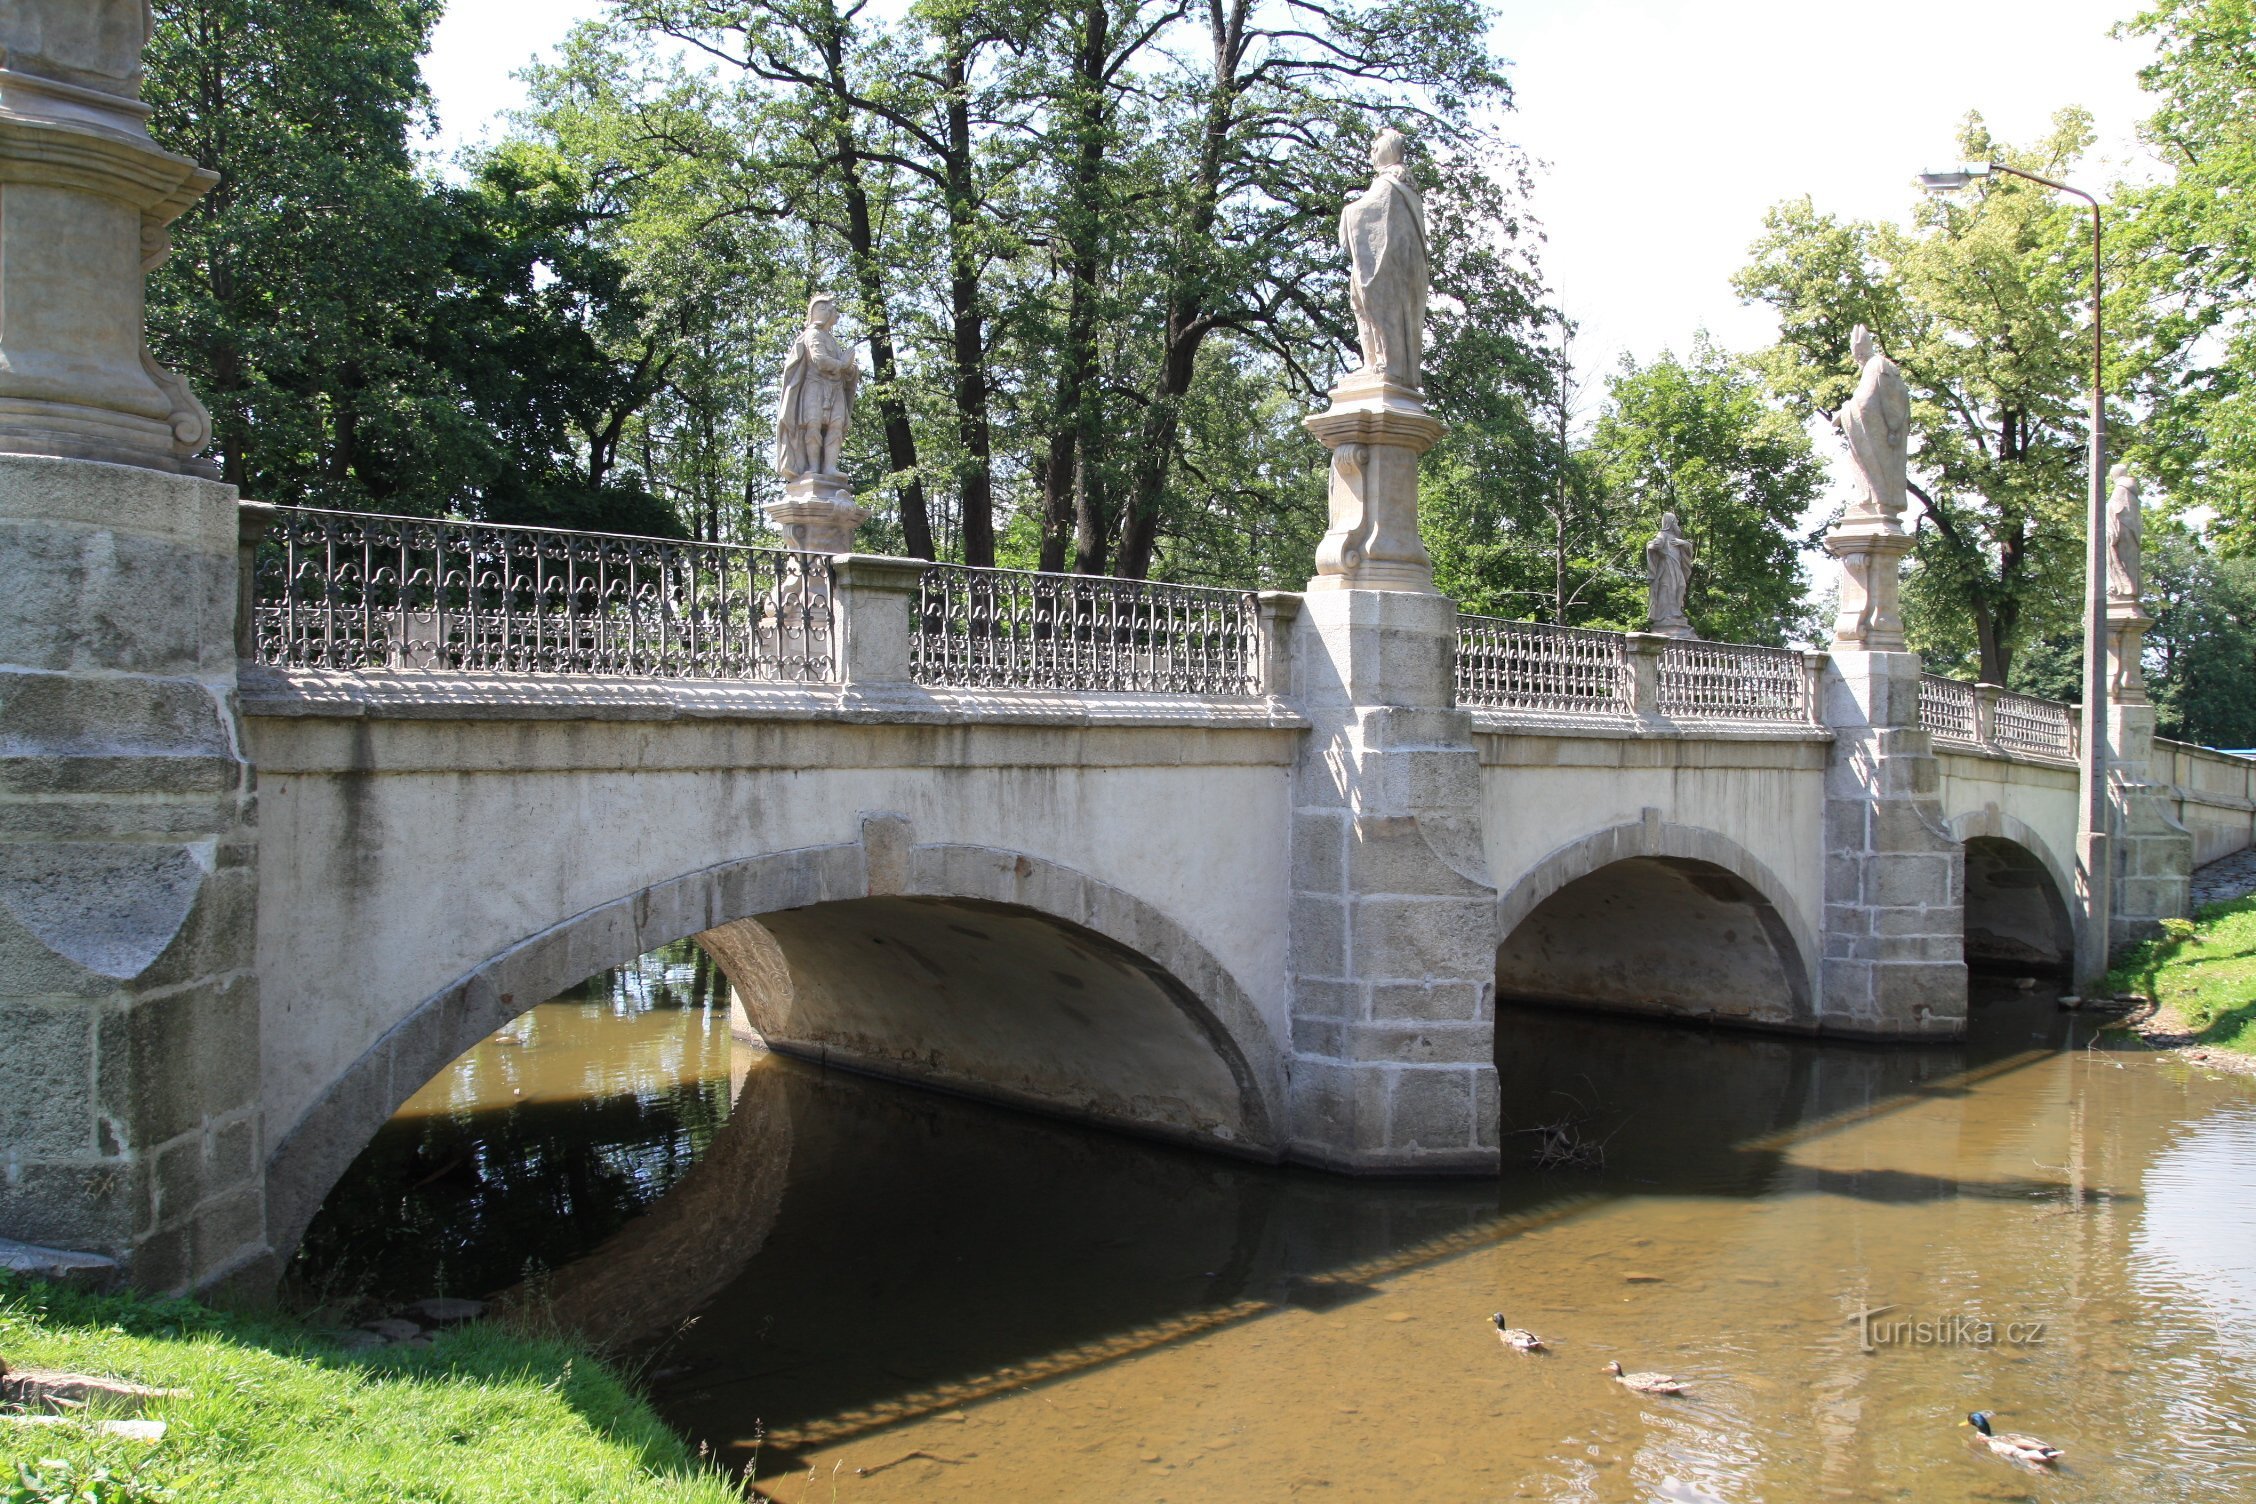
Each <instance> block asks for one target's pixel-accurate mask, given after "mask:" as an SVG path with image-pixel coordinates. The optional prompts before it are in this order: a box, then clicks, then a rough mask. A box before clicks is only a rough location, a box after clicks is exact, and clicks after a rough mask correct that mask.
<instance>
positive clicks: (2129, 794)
mask: <svg viewBox="0 0 2256 1504" xmlns="http://www.w3.org/2000/svg"><path fill="white" fill-rule="evenodd" d="M2153 625H2154V618H2153V617H2151V616H2148V615H2147V614H2146V613H2145V611H2143V610H2141V609H2140V607H2139V603H2138V602H2137V601H2131V600H2111V601H2109V602H2108V603H2107V682H2108V690H2107V783H2108V832H2107V835H2108V840H2107V852H2108V858H2109V860H2110V861H2111V863H2112V867H2113V871H2112V874H2111V878H2110V883H2111V886H2110V890H2109V891H2110V895H2111V897H2110V902H2109V905H2108V927H2107V928H2108V935H2107V938H2108V945H2109V948H2110V950H2112V949H2114V948H2115V947H2119V946H2124V945H2128V944H2130V943H2132V942H2133V941H2137V940H2143V939H2145V938H2146V937H2147V936H2149V935H2151V934H2153V933H2155V932H2156V931H2157V930H2158V929H2159V928H2160V927H2161V921H2162V920H2164V919H2174V918H2178V917H2181V916H2183V915H2185V914H2188V913H2190V912H2192V908H2191V901H2190V899H2189V897H2188V891H2187V890H2188V879H2189V878H2190V877H2191V875H2192V872H2193V837H2192V835H2191V834H2190V833H2188V832H2187V830H2186V829H2185V827H2184V826H2183V825H2181V824H2179V823H2178V820H2177V817H2176V815H2175V813H2174V812H2173V811H2172V809H2171V807H2170V799H2169V792H2168V790H2166V789H2164V788H2161V787H2159V786H2158V785H2156V783H2155V782H2154V777H2153V772H2152V768H2151V762H2152V758H2153V755H2154V705H2153V702H2152V701H2150V700H2149V699H2148V698H2147V695H2146V670H2145V668H2144V666H2143V665H2142V664H2141V662H2140V658H2141V655H2142V654H2143V653H2144V651H2145V639H2146V633H2147V629H2148V628H2150V627H2152V626H2153Z"/></svg>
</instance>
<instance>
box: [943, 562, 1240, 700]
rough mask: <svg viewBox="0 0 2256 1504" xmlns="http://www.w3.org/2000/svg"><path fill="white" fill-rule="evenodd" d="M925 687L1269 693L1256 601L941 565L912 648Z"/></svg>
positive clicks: (1186, 588) (1234, 593)
mask: <svg viewBox="0 0 2256 1504" xmlns="http://www.w3.org/2000/svg"><path fill="white" fill-rule="evenodd" d="M909 661H910V673H911V675H912V677H913V678H915V680H916V682H918V683H919V684H930V685H941V686H953V687H959V688H967V689H1057V690H1109V691H1123V692H1142V693H1150V694H1203V695H1226V696H1252V695H1258V694H1259V693H1260V692H1261V603H1260V598H1259V596H1257V595H1256V594H1255V593H1254V592H1253V591H1250V590H1212V589H1207V588H1204V587H1201V586H1196V585H1163V584H1157V583H1154V582H1151V581H1148V580H1121V579H1109V578H1104V577H1100V576H1093V575H1067V574H1041V573H1036V572H1034V571H1031V570H1019V569H979V568H973V567H971V566H969V565H963V564H935V565H933V566H932V567H931V568H929V569H927V570H926V571H925V572H924V580H923V584H922V586H921V588H920V589H919V591H918V593H917V606H916V616H915V619H914V622H913V623H912V631H911V638H910V648H909Z"/></svg>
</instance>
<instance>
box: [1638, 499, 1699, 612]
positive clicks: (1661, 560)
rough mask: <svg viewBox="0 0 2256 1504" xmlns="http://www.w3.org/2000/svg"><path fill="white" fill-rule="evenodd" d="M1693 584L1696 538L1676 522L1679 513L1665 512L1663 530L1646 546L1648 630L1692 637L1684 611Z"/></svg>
mask: <svg viewBox="0 0 2256 1504" xmlns="http://www.w3.org/2000/svg"><path fill="white" fill-rule="evenodd" d="M1691 584H1692V540H1691V539H1690V538H1687V537H1685V536H1684V534H1683V533H1682V532H1681V531H1679V530H1678V528H1677V525H1676V513H1674V512H1663V513H1661V530H1660V531H1659V532H1657V533H1655V534H1654V535H1653V541H1652V542H1650V543H1648V544H1646V545H1645V630H1646V631H1648V632H1659V633H1661V634H1662V635H1664V636H1668V637H1690V636H1691V635H1692V623H1691V620H1690V619H1689V618H1688V617H1686V616H1685V614H1684V595H1685V591H1686V590H1687V589H1689V588H1690V586H1691Z"/></svg>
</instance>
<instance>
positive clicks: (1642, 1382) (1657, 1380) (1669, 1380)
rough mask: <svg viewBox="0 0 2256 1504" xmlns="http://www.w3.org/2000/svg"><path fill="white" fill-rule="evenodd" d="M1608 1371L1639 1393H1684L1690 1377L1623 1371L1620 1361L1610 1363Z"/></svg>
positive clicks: (1623, 1385)
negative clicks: (1681, 1377) (1682, 1377)
mask: <svg viewBox="0 0 2256 1504" xmlns="http://www.w3.org/2000/svg"><path fill="white" fill-rule="evenodd" d="M1606 1372H1608V1373H1610V1374H1612V1375H1613V1376H1614V1382H1615V1383H1617V1384H1619V1385H1621V1386H1622V1387H1623V1388H1624V1389H1634V1390H1636V1391H1637V1392H1638V1393H1639V1394H1682V1393H1683V1392H1684V1386H1685V1385H1687V1384H1689V1383H1691V1382H1692V1381H1691V1380H1690V1379H1680V1378H1678V1377H1677V1376H1676V1375H1675V1374H1670V1373H1623V1372H1622V1366H1621V1365H1620V1364H1619V1363H1608V1364H1607V1365H1606Z"/></svg>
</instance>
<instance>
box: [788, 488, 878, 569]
mask: <svg viewBox="0 0 2256 1504" xmlns="http://www.w3.org/2000/svg"><path fill="white" fill-rule="evenodd" d="M766 511H767V517H768V521H769V522H771V523H773V524H775V528H776V531H777V532H779V533H781V534H783V546H784V547H785V548H795V549H799V550H802V551H803V552H806V553H811V554H845V553H852V552H853V551H854V529H856V528H858V527H860V526H861V525H862V523H863V522H864V521H866V520H867V519H868V517H869V513H868V512H866V511H864V510H863V509H862V508H861V507H859V506H856V505H855V504H854V494H853V491H852V489H851V487H850V486H849V485H848V484H847V481H846V477H845V476H843V475H797V476H793V477H792V478H791V479H790V480H787V481H785V482H784V483H783V500H781V501H771V502H769V503H768V505H767V508H766Z"/></svg>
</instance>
